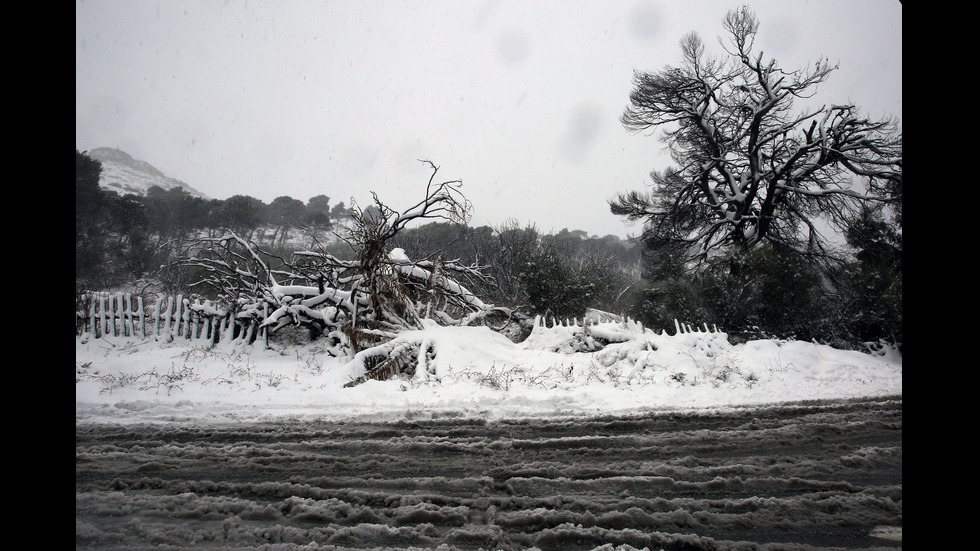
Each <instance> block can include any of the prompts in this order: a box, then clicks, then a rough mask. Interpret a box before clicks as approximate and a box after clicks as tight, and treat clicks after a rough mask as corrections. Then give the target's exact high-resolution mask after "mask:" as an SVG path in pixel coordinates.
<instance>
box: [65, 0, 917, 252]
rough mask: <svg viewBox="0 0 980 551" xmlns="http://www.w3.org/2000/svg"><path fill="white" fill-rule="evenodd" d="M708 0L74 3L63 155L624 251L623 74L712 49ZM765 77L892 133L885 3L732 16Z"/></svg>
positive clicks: (826, 4) (222, 195)
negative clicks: (424, 202)
mask: <svg viewBox="0 0 980 551" xmlns="http://www.w3.org/2000/svg"><path fill="white" fill-rule="evenodd" d="M738 5H739V3H737V2H730V1H722V0H697V1H686V0H622V1H621V0H603V1H570V0H553V1H551V0H499V1H494V0H487V1H482V0H481V1H476V0H426V1H423V0H411V1H380V0H317V1H313V0H310V1H306V0H269V1H262V0H248V1H236V0H226V1H207V0H193V1H192V0H159V1H157V0H77V1H76V4H75V35H76V36H75V145H76V148H77V149H79V150H80V151H86V150H89V149H94V148H96V147H116V148H119V149H122V150H123V151H125V152H127V153H129V154H130V155H132V156H134V157H136V158H138V159H141V160H144V161H147V162H149V163H150V164H152V165H153V166H155V167H156V168H158V169H160V170H162V171H163V172H164V173H165V174H167V175H168V176H172V177H174V178H177V179H179V180H182V181H184V182H186V183H188V184H189V185H191V186H193V187H194V188H196V189H198V190H199V191H201V192H203V193H205V194H207V195H209V196H211V197H215V198H218V199H226V198H228V197H230V196H232V195H236V194H242V195H251V196H253V197H257V198H259V199H261V200H263V201H265V202H267V203H268V202H271V201H272V200H273V199H275V198H276V197H278V196H281V195H288V196H290V197H293V198H295V199H300V200H302V201H304V202H305V201H307V200H308V199H309V198H310V197H312V196H314V195H319V194H325V195H328V196H329V197H330V198H331V203H332V204H336V203H337V202H338V201H344V202H345V203H348V204H349V202H350V199H351V197H353V198H354V199H356V200H357V201H358V203H360V204H361V205H362V206H366V205H367V204H369V203H370V191H376V192H377V193H378V195H379V196H380V197H381V198H382V200H384V201H385V202H386V204H388V205H389V206H392V207H393V208H396V209H401V208H405V207H408V206H410V205H412V204H414V203H415V202H416V201H417V200H418V199H420V198H421V196H422V193H423V192H424V186H425V183H426V181H427V179H428V176H429V170H428V168H427V167H426V166H424V165H423V164H422V163H420V162H418V161H417V159H420V158H421V159H428V160H430V161H432V162H433V163H435V164H436V165H438V166H440V167H441V169H440V171H439V174H438V176H437V178H439V179H440V181H441V180H450V179H460V180H462V181H463V191H464V193H465V195H466V196H467V197H468V198H469V199H470V201H472V203H473V205H474V208H475V212H474V220H473V223H474V224H476V225H482V224H491V225H498V224H501V223H503V222H505V221H507V220H509V219H514V220H517V221H518V222H519V223H520V224H522V225H523V224H526V223H535V224H536V225H537V227H538V229H539V230H541V231H543V232H550V231H558V230H560V229H562V228H568V229H570V230H574V229H581V230H585V231H586V232H588V233H590V234H598V235H600V236H601V235H606V234H609V233H612V234H616V235H619V236H626V235H627V233H636V232H637V231H638V228H635V227H628V226H626V225H625V223H624V222H623V221H622V220H621V219H619V218H617V217H614V216H613V215H612V214H610V213H609V207H608V205H607V201H608V200H609V199H612V198H613V197H615V195H616V194H617V193H620V192H625V191H629V190H633V189H642V188H644V187H645V186H646V184H647V183H648V182H649V177H648V174H649V172H650V170H651V169H653V168H662V167H663V166H665V164H666V163H667V162H668V159H667V158H666V156H665V155H664V154H663V153H662V145H661V143H660V141H659V140H658V139H656V138H655V137H651V136H645V135H636V134H631V133H629V132H627V131H626V130H625V129H624V128H623V127H622V125H621V124H620V123H619V121H618V118H619V115H620V114H621V113H622V111H623V109H624V108H625V107H626V105H627V103H628V101H629V93H630V91H631V89H632V80H631V79H632V76H633V71H634V69H636V70H640V71H658V70H660V69H662V68H664V67H665V66H666V65H668V64H669V65H677V64H679V62H680V46H679V45H678V42H679V40H680V38H681V37H682V36H683V35H684V34H686V33H687V32H689V31H697V32H699V33H700V34H701V36H702V38H704V40H705V42H706V44H707V46H708V48H709V51H715V52H721V49H720V46H718V42H717V40H716V38H717V37H719V36H722V33H723V30H722V26H721V20H722V18H723V17H724V15H725V12H726V11H727V10H728V9H732V8H735V7H737V6H738ZM748 5H749V7H750V8H752V9H753V11H755V12H756V14H757V15H758V17H759V20H760V22H761V27H760V32H759V36H758V39H757V45H758V49H761V50H763V51H764V52H765V54H766V55H767V57H770V56H771V57H775V58H776V59H777V60H778V62H779V64H780V65H781V66H782V67H783V68H784V69H797V68H800V67H802V66H804V65H806V64H807V63H808V62H812V61H814V60H816V59H817V58H819V57H821V56H823V57H827V58H829V59H830V61H831V62H832V63H834V62H836V63H839V65H840V68H839V70H838V71H836V72H834V73H833V74H832V75H831V78H830V80H829V81H828V82H827V83H825V84H824V85H822V86H821V88H820V90H819V93H818V95H817V98H816V99H817V101H818V103H843V102H853V103H855V104H857V105H858V106H860V107H861V108H863V109H864V110H865V111H866V113H867V114H868V115H870V116H871V117H873V118H881V117H885V116H892V117H895V118H898V119H899V120H900V119H901V116H902V6H901V3H900V2H899V0H861V1H853V0H765V1H755V2H748Z"/></svg>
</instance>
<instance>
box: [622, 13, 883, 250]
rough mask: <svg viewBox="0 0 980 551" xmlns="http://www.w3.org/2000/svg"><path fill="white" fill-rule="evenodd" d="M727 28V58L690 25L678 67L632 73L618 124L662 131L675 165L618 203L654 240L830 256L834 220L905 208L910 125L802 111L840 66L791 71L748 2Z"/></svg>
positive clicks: (842, 222)
mask: <svg viewBox="0 0 980 551" xmlns="http://www.w3.org/2000/svg"><path fill="white" fill-rule="evenodd" d="M723 26H724V29H725V31H727V33H728V41H727V43H726V42H722V46H723V49H724V55H722V56H720V57H716V56H712V55H708V54H707V53H706V50H705V45H704V43H703V42H702V40H701V38H700V37H699V36H698V35H697V34H695V33H691V34H688V35H686V36H685V37H684V38H683V40H682V41H681V50H682V53H683V63H682V64H681V65H680V66H679V67H670V66H668V67H666V68H664V69H663V70H661V71H659V72H656V73H647V72H636V73H635V74H634V89H633V91H632V93H631V94H630V105H629V106H628V107H627V108H626V110H625V111H624V113H623V115H622V117H621V122H622V123H623V125H624V126H625V127H626V128H627V129H629V130H631V131H643V130H651V129H657V130H661V131H662V132H663V133H662V138H663V140H664V142H665V143H666V145H667V147H668V149H669V152H670V154H671V157H672V159H673V161H674V162H675V163H676V166H670V167H664V168H661V169H659V170H657V169H655V170H653V171H652V172H651V178H652V180H653V182H652V189H651V190H650V191H648V192H639V191H631V192H628V193H625V194H621V195H620V196H619V197H618V198H617V199H616V200H614V201H612V202H611V203H610V206H611V210H612V212H613V213H614V214H617V215H621V216H624V217H626V218H628V219H630V220H639V221H643V222H644V229H643V233H642V235H641V236H640V238H641V240H643V241H644V242H646V243H647V244H648V245H651V244H652V245H654V246H656V247H659V248H662V249H669V250H673V251H675V252H681V253H682V254H683V256H684V258H685V259H687V260H693V261H695V262H696V263H697V264H698V265H703V263H704V261H706V260H707V259H709V258H710V257H711V256H713V255H715V254H716V253H719V252H726V251H727V252H731V251H732V250H734V249H749V248H752V247H754V246H756V245H759V244H762V243H769V244H771V245H773V246H774V247H775V248H778V249H780V250H786V251H791V252H794V253H798V254H800V255H803V256H804V257H806V258H807V259H808V260H811V261H818V262H819V261H821V260H826V259H828V258H833V257H834V251H833V249H832V247H831V246H830V243H831V241H832V240H831V237H832V235H830V234H828V229H830V230H833V231H834V232H836V231H838V230H840V231H843V230H844V228H846V226H847V224H848V222H849V221H850V220H851V219H853V218H854V217H856V216H858V214H859V213H860V212H861V210H862V208H864V207H867V206H868V205H874V204H877V205H886V204H890V203H896V204H897V205H898V207H897V208H899V209H900V201H901V182H902V137H901V132H900V131H899V130H898V127H897V125H896V124H895V122H894V121H892V120H878V121H875V120H870V119H868V118H865V117H864V116H862V115H861V114H860V111H859V109H858V107H857V106H854V105H849V104H829V105H823V106H822V107H819V108H816V109H813V110H809V111H807V110H804V111H796V110H794V108H793V102H794V100H797V99H801V98H810V97H812V96H813V95H814V94H815V92H816V89H817V86H818V85H819V84H820V83H822V82H824V81H826V80H827V79H828V78H829V76H830V75H831V73H832V72H833V71H834V69H835V68H836V67H833V66H831V65H830V64H829V63H828V62H827V60H826V59H820V60H818V61H817V62H815V63H813V64H812V65H811V66H809V67H806V68H803V69H799V70H793V71H787V70H783V69H782V68H780V67H779V66H778V65H777V63H776V60H775V59H767V58H766V57H765V56H764V54H763V52H761V51H760V52H758V53H756V52H755V51H753V50H754V42H755V37H756V34H757V32H758V29H759V22H758V20H757V19H756V17H755V15H754V14H753V13H752V12H751V11H750V10H749V9H748V8H746V7H742V8H740V9H738V10H733V11H729V12H728V14H727V16H726V17H725V19H724V23H723Z"/></svg>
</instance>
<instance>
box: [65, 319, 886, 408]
mask: <svg viewBox="0 0 980 551" xmlns="http://www.w3.org/2000/svg"><path fill="white" fill-rule="evenodd" d="M400 338H401V339H406V340H412V341H413V342H422V343H424V344H425V345H426V346H424V348H423V349H425V350H429V355H428V356H429V357H428V358H423V363H422V364H421V365H422V367H421V368H419V369H417V370H416V373H415V375H414V377H412V378H406V377H396V378H394V379H391V380H388V381H384V382H379V381H368V382H366V383H363V384H361V385H358V386H354V387H350V388H345V387H344V385H345V383H347V382H349V381H351V380H353V379H354V378H356V377H357V376H358V375H360V374H362V370H361V368H359V367H358V364H357V362H353V361H351V358H337V357H332V356H330V355H328V354H327V353H326V346H325V345H324V344H322V343H318V342H316V341H314V342H312V343H305V344H288V345H287V344H273V345H271V346H270V347H268V348H267V347H266V346H265V345H264V344H261V343H259V342H257V343H256V344H254V345H243V344H236V343H222V344H219V345H217V346H214V347H211V348H208V347H204V346H201V345H200V344H199V343H196V342H192V341H183V340H181V339H179V338H178V339H177V340H175V341H174V342H171V343H165V342H161V341H156V340H152V339H148V340H141V339H136V338H116V337H104V338H93V337H91V336H82V337H78V338H76V347H75V368H76V376H75V413H76V423H89V422H114V423H136V422H188V423H240V422H253V421H269V420H274V419H277V418H288V419H296V420H303V419H329V420H341V419H358V420H404V419H420V418H421V419H431V418H440V417H480V418H486V419H502V418H515V417H551V416H574V415H595V414H604V413H617V414H629V413H637V412H643V411H650V410H676V409H683V410H687V409H691V408H699V409H700V408H708V409H711V408H726V407H731V406H736V407H743V406H749V405H763V404H773V403H781V402H789V401H799V400H821V399H837V398H856V397H866V396H892V395H901V393H902V359H901V356H900V355H899V354H898V353H897V352H894V351H890V350H886V351H884V352H882V353H878V354H869V353H862V352H855V351H844V350H837V349H834V348H831V347H829V346H825V345H819V344H814V343H809V342H799V341H778V340H758V341H750V342H747V343H744V344H739V345H732V344H729V342H728V340H727V337H726V335H725V334H724V333H721V332H718V331H717V330H715V329H714V328H711V329H710V330H709V328H706V327H702V328H700V329H698V328H690V327H676V326H675V327H672V328H669V330H666V331H665V330H657V331H654V330H651V329H649V328H643V327H641V326H640V325H639V324H637V323H634V322H629V321H627V322H619V323H616V322H607V323H602V324H593V325H587V326H582V325H580V324H577V323H572V324H570V325H565V324H559V325H548V324H544V323H540V322H539V323H538V324H537V325H536V327H535V329H534V331H533V332H532V333H531V335H530V336H529V337H528V338H527V339H526V340H524V341H523V342H520V343H514V342H512V341H510V340H509V339H507V338H506V337H504V336H503V335H501V334H499V333H495V332H494V331H492V330H490V329H489V328H486V327H440V326H435V325H432V326H428V327H426V328H425V329H423V330H420V331H417V332H409V333H407V334H403V335H402V336H401V337H400ZM602 345H604V346H602Z"/></svg>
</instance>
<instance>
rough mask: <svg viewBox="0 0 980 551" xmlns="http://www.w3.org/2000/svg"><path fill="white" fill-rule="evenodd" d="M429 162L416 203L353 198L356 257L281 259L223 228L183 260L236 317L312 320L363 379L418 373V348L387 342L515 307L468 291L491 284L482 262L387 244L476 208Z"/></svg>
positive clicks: (319, 254)
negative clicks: (360, 366) (361, 369)
mask: <svg viewBox="0 0 980 551" xmlns="http://www.w3.org/2000/svg"><path fill="white" fill-rule="evenodd" d="M423 162H424V163H426V164H427V165H428V166H429V167H430V168H431V169H432V174H431V175H430V177H429V181H428V183H427V185H426V190H425V196H424V198H423V199H422V200H421V201H419V202H418V203H416V204H415V205H413V206H411V207H409V208H407V209H405V210H402V211H396V210H394V209H392V208H390V207H389V206H388V205H386V204H385V203H383V202H382V201H381V200H380V199H379V198H378V196H377V195H376V194H374V193H372V197H373V205H371V206H370V207H368V208H366V209H363V210H362V209H361V208H360V207H359V206H358V205H357V204H356V202H355V203H353V207H352V214H353V216H352V224H351V226H350V227H349V228H348V229H347V230H346V234H344V235H338V237H340V238H341V239H343V240H344V241H345V242H346V243H347V244H348V245H349V246H350V247H351V249H352V251H353V253H354V255H353V256H354V259H353V260H342V259H340V258H337V257H336V256H334V255H332V254H329V253H327V252H326V251H324V250H322V249H321V250H316V251H311V250H307V251H298V252H295V253H293V254H292V255H291V257H290V258H288V259H283V258H279V257H276V256H275V255H273V254H271V253H269V252H268V251H264V250H262V249H261V248H259V247H258V246H257V245H256V244H255V243H254V242H252V241H250V240H247V239H243V238H242V237H240V236H238V235H236V234H235V233H234V232H231V231H229V230H226V231H225V232H224V233H223V234H222V235H220V236H218V237H205V238H201V239H199V240H197V242H196V243H195V246H194V247H193V250H194V251H195V253H194V254H193V255H190V256H188V257H186V258H183V259H181V260H179V261H178V263H179V264H180V265H181V266H183V267H188V268H195V269H196V270H199V271H201V273H203V276H202V277H200V278H199V280H198V281H197V282H196V283H195V284H194V285H195V286H205V285H207V286H210V287H211V288H212V289H217V290H218V291H219V293H220V294H221V295H222V297H223V298H224V299H225V300H227V301H228V302H229V303H230V304H232V305H234V308H236V318H238V319H243V318H247V319H248V320H249V321H257V322H258V324H259V327H260V328H263V329H266V330H268V331H270V332H275V331H278V330H280V329H282V328H284V327H288V326H302V327H305V328H307V329H308V330H310V333H311V335H312V336H314V337H315V338H326V339H327V340H328V351H329V352H330V353H331V354H333V355H337V356H352V357H358V358H361V359H363V361H364V362H365V368H366V375H365V377H366V378H381V379H384V378H388V377H390V376H391V375H394V374H396V373H399V372H403V371H406V370H412V369H414V366H415V364H416V363H417V361H418V350H417V347H414V348H412V350H408V349H407V348H406V347H404V346H394V345H392V344H390V343H392V342H393V340H394V339H395V338H396V337H397V336H398V335H399V334H400V333H402V332H404V331H408V330H416V329H423V328H424V327H425V326H426V325H427V324H431V323H435V324H438V325H472V324H492V323H498V324H500V323H504V322H506V321H507V320H508V319H509V318H510V316H511V314H512V313H511V311H510V310H509V309H506V308H498V307H495V306H493V305H490V304H486V303H484V302H483V301H482V300H481V299H480V298H479V297H477V296H476V295H474V294H473V293H472V292H471V291H470V290H469V288H468V287H467V285H466V283H465V282H466V281H479V282H481V283H482V284H486V283H487V282H488V281H489V276H486V275H485V274H484V273H483V271H482V268H481V267H480V266H478V265H462V264H460V263H459V262H457V261H455V260H447V259H445V258H443V257H442V256H441V255H436V258H435V260H423V261H412V260H411V259H409V258H408V256H406V255H405V253H404V251H403V250H402V249H397V248H396V249H391V250H389V247H388V242H389V241H390V240H391V239H392V238H393V237H395V235H397V234H398V232H399V231H401V230H402V229H404V228H405V227H406V225H408V224H409V223H411V222H414V221H419V220H423V219H442V220H446V221H449V222H452V223H459V224H465V223H467V222H468V220H469V217H470V212H471V210H472V209H471V205H470V203H469V201H468V200H467V199H466V198H465V196H463V194H462V193H461V191H460V187H461V186H462V183H461V182H460V181H459V180H451V181H445V182H441V183H435V176H436V174H437V173H438V170H439V169H438V167H436V166H435V165H433V164H432V163H431V162H429V161H423ZM273 262H274V266H275V267H273ZM365 380H366V379H365Z"/></svg>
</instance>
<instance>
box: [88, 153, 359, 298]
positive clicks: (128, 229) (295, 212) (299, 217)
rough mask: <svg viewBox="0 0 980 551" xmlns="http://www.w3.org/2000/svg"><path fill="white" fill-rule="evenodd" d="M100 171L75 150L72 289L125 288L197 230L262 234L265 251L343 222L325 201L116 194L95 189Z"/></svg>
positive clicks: (339, 206) (341, 213) (343, 209)
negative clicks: (268, 235)
mask: <svg viewBox="0 0 980 551" xmlns="http://www.w3.org/2000/svg"><path fill="white" fill-rule="evenodd" d="M101 171H102V164H101V163H100V162H99V161H98V160H95V159H92V158H91V157H89V156H88V155H86V154H85V153H82V152H79V151H78V150H77V149H76V150H75V282H76V288H88V289H108V288H113V287H117V286H123V285H128V284H132V283H133V282H134V281H136V280H139V279H140V278H143V277H146V276H148V275H150V274H152V273H153V272H154V271H155V270H156V269H157V268H159V266H160V265H163V264H166V263H167V262H168V261H169V260H170V258H171V257H172V255H173V254H175V253H176V252H177V251H179V249H180V245H181V242H182V240H183V239H185V238H187V237H188V236H192V235H195V234H200V233H202V232H205V233H206V232H216V231H219V230H221V229H223V228H227V229H230V230H232V231H234V232H235V233H237V234H239V235H240V236H242V237H243V238H245V239H251V238H252V237H255V234H256V232H257V231H260V230H262V231H264V230H267V229H268V230H270V231H271V232H272V235H271V237H268V238H267V239H268V241H269V242H270V245H271V246H273V247H280V248H281V247H285V245H286V243H287V241H288V240H289V239H290V238H291V237H295V236H296V235H297V233H298V232H304V233H306V234H308V235H310V236H311V237H316V236H319V235H323V233H324V232H326V231H328V230H330V229H331V228H332V227H333V226H334V225H335V224H336V223H337V222H338V221H342V220H343V219H344V218H346V217H348V216H349V209H348V208H347V206H345V205H344V202H343V201H341V202H338V203H336V204H334V205H331V204H330V198H329V197H327V196H326V195H318V196H316V197H312V198H310V199H309V200H308V201H307V202H305V203H304V202H303V201H300V200H298V199H293V198H292V197H289V196H282V197H277V198H276V199H275V200H273V201H272V202H271V203H269V204H266V203H264V202H263V201H261V200H260V199H257V198H255V197H250V196H247V195H235V196H233V197H230V198H228V199H224V200H221V199H204V198H201V197H193V196H191V195H190V194H189V193H187V192H186V191H184V190H182V189H180V188H172V189H169V190H164V189H162V188H160V187H157V186H154V187H151V188H150V189H149V190H148V191H147V194H146V195H145V196H143V195H135V194H126V195H119V194H118V193H116V192H114V191H108V190H104V189H103V188H101V187H100V186H99V176H100V174H101ZM262 237H264V238H266V237H267V236H265V235H263V236H262Z"/></svg>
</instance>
